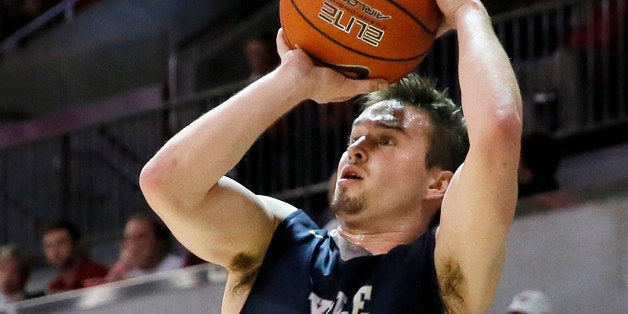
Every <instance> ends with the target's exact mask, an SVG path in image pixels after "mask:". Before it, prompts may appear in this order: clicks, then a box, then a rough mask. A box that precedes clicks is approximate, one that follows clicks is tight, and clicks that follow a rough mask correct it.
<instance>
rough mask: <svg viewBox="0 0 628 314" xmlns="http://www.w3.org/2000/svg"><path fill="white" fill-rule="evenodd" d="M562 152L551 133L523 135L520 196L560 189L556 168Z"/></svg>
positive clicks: (519, 173) (519, 171)
mask: <svg viewBox="0 0 628 314" xmlns="http://www.w3.org/2000/svg"><path fill="white" fill-rule="evenodd" d="M559 164H560V152H559V150H558V147H557V143H556V141H555V140H554V139H553V138H552V137H551V136H549V135H547V134H543V133H533V134H529V135H526V136H524V137H523V139H522V142H521V161H520V163H519V170H518V180H519V197H524V196H528V195H531V194H534V193H539V192H548V191H553V190H556V189H558V181H557V180H556V170H558V165H559Z"/></svg>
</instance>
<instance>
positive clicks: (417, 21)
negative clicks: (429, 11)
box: [386, 0, 438, 38]
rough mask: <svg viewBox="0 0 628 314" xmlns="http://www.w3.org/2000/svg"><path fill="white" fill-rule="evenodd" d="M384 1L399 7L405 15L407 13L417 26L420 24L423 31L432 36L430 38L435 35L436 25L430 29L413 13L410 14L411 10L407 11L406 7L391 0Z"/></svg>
mask: <svg viewBox="0 0 628 314" xmlns="http://www.w3.org/2000/svg"><path fill="white" fill-rule="evenodd" d="M386 2H388V3H390V4H392V5H394V6H395V7H396V8H397V9H399V10H400V11H403V12H404V13H406V15H408V16H409V17H410V18H411V19H412V20H413V21H414V22H415V23H417V24H419V26H421V28H422V29H423V31H425V32H426V33H428V34H429V35H430V36H432V38H434V37H436V32H437V31H438V27H437V28H436V29H435V30H431V29H429V28H428V27H427V26H426V25H425V24H423V22H422V21H421V20H419V19H418V18H417V17H416V16H414V14H412V12H410V11H408V9H406V8H404V7H402V6H401V5H399V4H398V3H397V2H395V1H393V0H386Z"/></svg>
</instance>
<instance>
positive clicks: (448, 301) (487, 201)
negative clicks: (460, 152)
mask: <svg viewBox="0 0 628 314" xmlns="http://www.w3.org/2000/svg"><path fill="white" fill-rule="evenodd" d="M438 2H439V6H440V7H441V10H443V13H444V14H445V17H446V19H447V20H448V22H449V23H450V25H452V26H453V27H455V28H456V29H457V33H458V42H459V53H460V54H459V79H460V88H461V96H462V106H463V111H464V114H465V119H466V121H467V128H468V132H469V142H470V149H469V153H468V155H467V157H466V159H465V161H464V164H463V165H462V166H461V167H460V168H459V169H458V170H457V171H456V173H455V174H454V176H453V178H452V180H451V182H450V185H449V188H448V190H447V192H446V193H445V196H444V198H443V204H442V210H441V224H440V228H439V230H438V233H437V238H436V250H435V258H434V259H435V262H436V268H437V274H438V278H439V285H440V288H441V294H442V296H443V301H444V302H445V305H446V307H447V308H448V309H449V312H455V313H459V312H462V313H483V312H485V311H486V309H487V308H488V307H489V306H490V304H491V302H492V300H493V296H494V294H495V290H496V289H497V284H498V281H499V277H500V275H501V270H502V268H503V265H504V260H505V243H506V238H507V235H508V229H509V228H510V225H511V223H512V220H513V216H514V211H515V205H516V201H517V167H518V164H519V153H520V140H521V132H522V119H521V117H522V111H521V96H520V92H519V88H518V86H517V82H516V79H515V75H514V72H513V69H512V67H511V65H510V62H509V59H508V57H507V55H506V53H505V52H504V50H503V48H502V47H501V45H500V43H499V41H498V40H497V37H496V36H495V33H494V31H493V28H492V25H491V21H490V18H489V16H488V14H487V12H486V10H485V9H484V7H483V6H482V4H481V3H480V2H479V1H474V0H438Z"/></svg>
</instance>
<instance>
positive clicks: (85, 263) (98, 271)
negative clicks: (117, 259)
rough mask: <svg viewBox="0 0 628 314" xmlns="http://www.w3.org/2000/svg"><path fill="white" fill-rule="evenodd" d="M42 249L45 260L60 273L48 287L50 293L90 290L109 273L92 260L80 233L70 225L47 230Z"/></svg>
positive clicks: (49, 226)
mask: <svg viewBox="0 0 628 314" xmlns="http://www.w3.org/2000/svg"><path fill="white" fill-rule="evenodd" d="M43 247H44V255H45V256H46V260H47V261H48V263H49V264H50V265H51V266H52V267H54V268H55V269H56V270H57V277H56V278H54V279H53V280H52V281H51V282H50V283H49V284H48V293H57V292H63V291H68V290H74V289H80V288H85V287H88V286H91V285H92V283H93V282H94V280H97V279H98V278H103V277H104V276H106V275H107V272H108V271H109V269H108V268H107V266H105V265H103V264H101V263H98V262H95V261H93V260H91V259H90V258H89V255H88V254H87V252H86V250H85V249H84V248H83V247H82V245H81V231H80V229H79V228H78V226H76V225H75V224H73V223H71V222H69V221H61V222H56V223H52V224H50V225H48V226H46V228H45V229H44V235H43Z"/></svg>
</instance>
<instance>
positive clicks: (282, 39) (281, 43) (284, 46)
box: [277, 28, 290, 56]
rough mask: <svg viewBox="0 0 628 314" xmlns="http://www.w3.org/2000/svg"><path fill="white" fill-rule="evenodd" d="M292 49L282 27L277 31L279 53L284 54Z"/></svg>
mask: <svg viewBox="0 0 628 314" xmlns="http://www.w3.org/2000/svg"><path fill="white" fill-rule="evenodd" d="M288 51H290V46H288V43H287V42H286V35H285V33H284V31H283V28H280V29H279V31H278V32H277V53H279V55H280V56H283V55H284V54H285V53H286V52H288Z"/></svg>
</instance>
